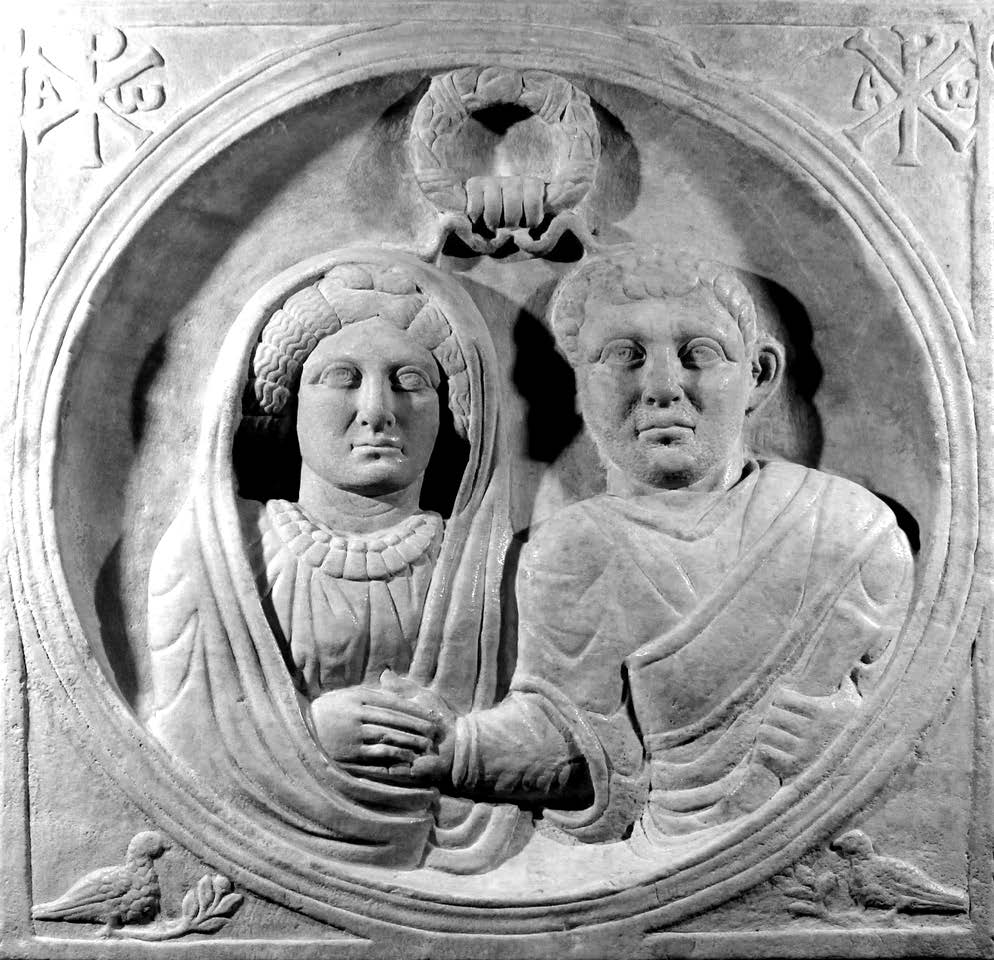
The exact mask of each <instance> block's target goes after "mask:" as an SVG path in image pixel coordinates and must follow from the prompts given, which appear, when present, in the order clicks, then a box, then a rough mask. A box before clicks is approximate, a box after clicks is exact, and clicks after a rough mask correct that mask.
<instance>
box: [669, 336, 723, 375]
mask: <svg viewBox="0 0 994 960" xmlns="http://www.w3.org/2000/svg"><path fill="white" fill-rule="evenodd" d="M724 356H725V353H724V351H723V350H722V349H721V347H720V346H718V344H716V343H714V342H713V341H709V340H695V341H694V342H693V343H688V344H687V346H685V347H684V348H683V350H682V351H681V352H680V360H681V361H682V363H683V365H684V366H685V367H692V368H695V369H697V368H700V367H709V366H711V364H712V363H717V362H718V361H719V360H721V359H723V358H724Z"/></svg>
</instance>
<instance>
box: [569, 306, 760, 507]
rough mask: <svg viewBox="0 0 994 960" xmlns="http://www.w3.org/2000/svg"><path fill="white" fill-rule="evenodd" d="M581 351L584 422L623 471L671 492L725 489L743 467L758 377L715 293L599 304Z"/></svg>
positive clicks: (590, 314) (588, 313)
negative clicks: (724, 481) (731, 473)
mask: <svg viewBox="0 0 994 960" xmlns="http://www.w3.org/2000/svg"><path fill="white" fill-rule="evenodd" d="M578 349H579V361H578V363H577V384H578V389H579V394H580V404H581V408H582V410H583V416H584V419H585V421H586V423H587V425H588V427H589V428H590V431H591V433H592V434H593V436H594V439H595V440H596V441H597V444H598V446H599V447H600V449H601V451H602V453H603V454H605V455H606V456H607V457H608V459H609V460H611V462H612V463H613V464H614V465H615V466H616V467H618V468H619V469H620V470H621V471H622V473H624V474H625V475H627V476H628V477H630V478H632V479H634V480H636V481H639V482H641V483H644V484H648V485H650V486H654V487H661V488H668V489H674V488H678V487H688V486H691V485H694V486H697V487H701V488H709V487H712V486H717V485H720V483H721V477H723V476H724V474H725V472H726V471H727V470H728V469H729V467H730V466H735V465H732V464H731V460H732V459H733V458H735V457H736V456H737V455H738V453H739V450H740V446H739V440H740V437H741V434H742V427H743V423H744V421H745V413H746V409H747V406H748V404H749V399H750V396H751V394H752V392H753V388H754V386H755V384H756V378H757V371H756V369H755V368H754V365H753V356H752V352H751V351H748V352H747V350H746V345H745V344H744V343H743V340H742V334H741V332H740V331H739V327H738V324H737V323H736V322H735V321H734V320H733V319H732V318H731V317H730V316H729V315H728V313H727V312H726V311H725V310H724V309H722V307H721V305H720V304H719V303H718V301H717V300H716V299H715V298H714V295H713V294H712V293H711V292H710V291H705V290H703V289H701V288H699V287H698V288H695V289H694V290H693V291H691V292H690V293H689V294H688V295H686V296H683V297H673V298H667V299H664V300H652V299H650V300H639V301H636V302H632V303H624V304H608V303H605V302H603V301H598V300H597V299H596V298H590V299H588V301H587V304H586V310H585V320H584V323H583V325H582V327H581V328H580V335H579V341H578Z"/></svg>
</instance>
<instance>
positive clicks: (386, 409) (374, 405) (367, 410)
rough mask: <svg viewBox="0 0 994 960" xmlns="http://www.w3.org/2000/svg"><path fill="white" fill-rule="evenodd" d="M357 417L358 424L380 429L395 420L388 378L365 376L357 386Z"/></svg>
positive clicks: (375, 429) (390, 424)
mask: <svg viewBox="0 0 994 960" xmlns="http://www.w3.org/2000/svg"><path fill="white" fill-rule="evenodd" d="M357 400H358V404H357V406H358V409H357V419H358V421H359V424H360V426H363V427H369V428H370V429H371V430H374V431H380V430H386V429H387V428H388V427H392V426H393V425H394V424H395V423H396V422H397V420H396V417H395V416H394V411H393V390H392V388H391V385H390V382H389V380H387V379H385V378H381V377H373V376H367V377H364V378H363V381H362V384H361V385H360V387H359V396H358V397H357Z"/></svg>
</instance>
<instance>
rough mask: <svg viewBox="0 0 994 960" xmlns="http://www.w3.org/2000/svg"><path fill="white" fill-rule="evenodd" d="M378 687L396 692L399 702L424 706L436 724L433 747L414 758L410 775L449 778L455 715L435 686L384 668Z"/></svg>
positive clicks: (422, 778) (423, 777) (422, 777)
mask: <svg viewBox="0 0 994 960" xmlns="http://www.w3.org/2000/svg"><path fill="white" fill-rule="evenodd" d="M380 687H381V688H382V690H383V691H385V692H389V693H391V694H394V695H396V696H397V697H398V698H399V699H400V701H401V702H402V703H413V704H416V705H417V706H418V707H420V708H421V709H423V710H425V711H426V713H427V715H428V716H430V717H431V718H432V720H433V722H434V723H435V725H436V726H435V730H436V733H435V743H434V750H432V751H431V752H428V753H423V754H421V756H418V757H415V758H414V760H413V761H412V763H411V775H412V776H413V777H414V778H415V779H417V780H427V781H431V782H433V783H437V782H439V781H448V780H449V778H450V776H451V773H452V758H453V755H454V753H455V740H456V717H455V714H454V713H453V712H452V709H451V708H450V707H449V705H448V704H447V703H446V702H445V701H444V700H443V699H442V698H441V697H440V696H439V695H438V694H437V693H435V691H434V690H430V689H428V688H427V687H422V686H421V685H420V684H417V683H415V682H414V681H413V680H408V679H407V678H406V677H401V676H398V675H397V674H396V673H394V672H393V671H392V670H385V671H384V672H383V675H382V676H381V677H380Z"/></svg>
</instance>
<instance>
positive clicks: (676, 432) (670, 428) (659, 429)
mask: <svg viewBox="0 0 994 960" xmlns="http://www.w3.org/2000/svg"><path fill="white" fill-rule="evenodd" d="M635 432H636V433H637V434H638V438H639V440H644V441H645V442H647V443H666V442H667V441H672V440H679V439H680V438H681V437H686V436H687V435H688V434H691V433H693V432H694V425H693V424H692V423H691V422H690V421H689V420H659V421H654V422H652V423H646V424H644V425H642V426H640V427H636V428H635Z"/></svg>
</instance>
